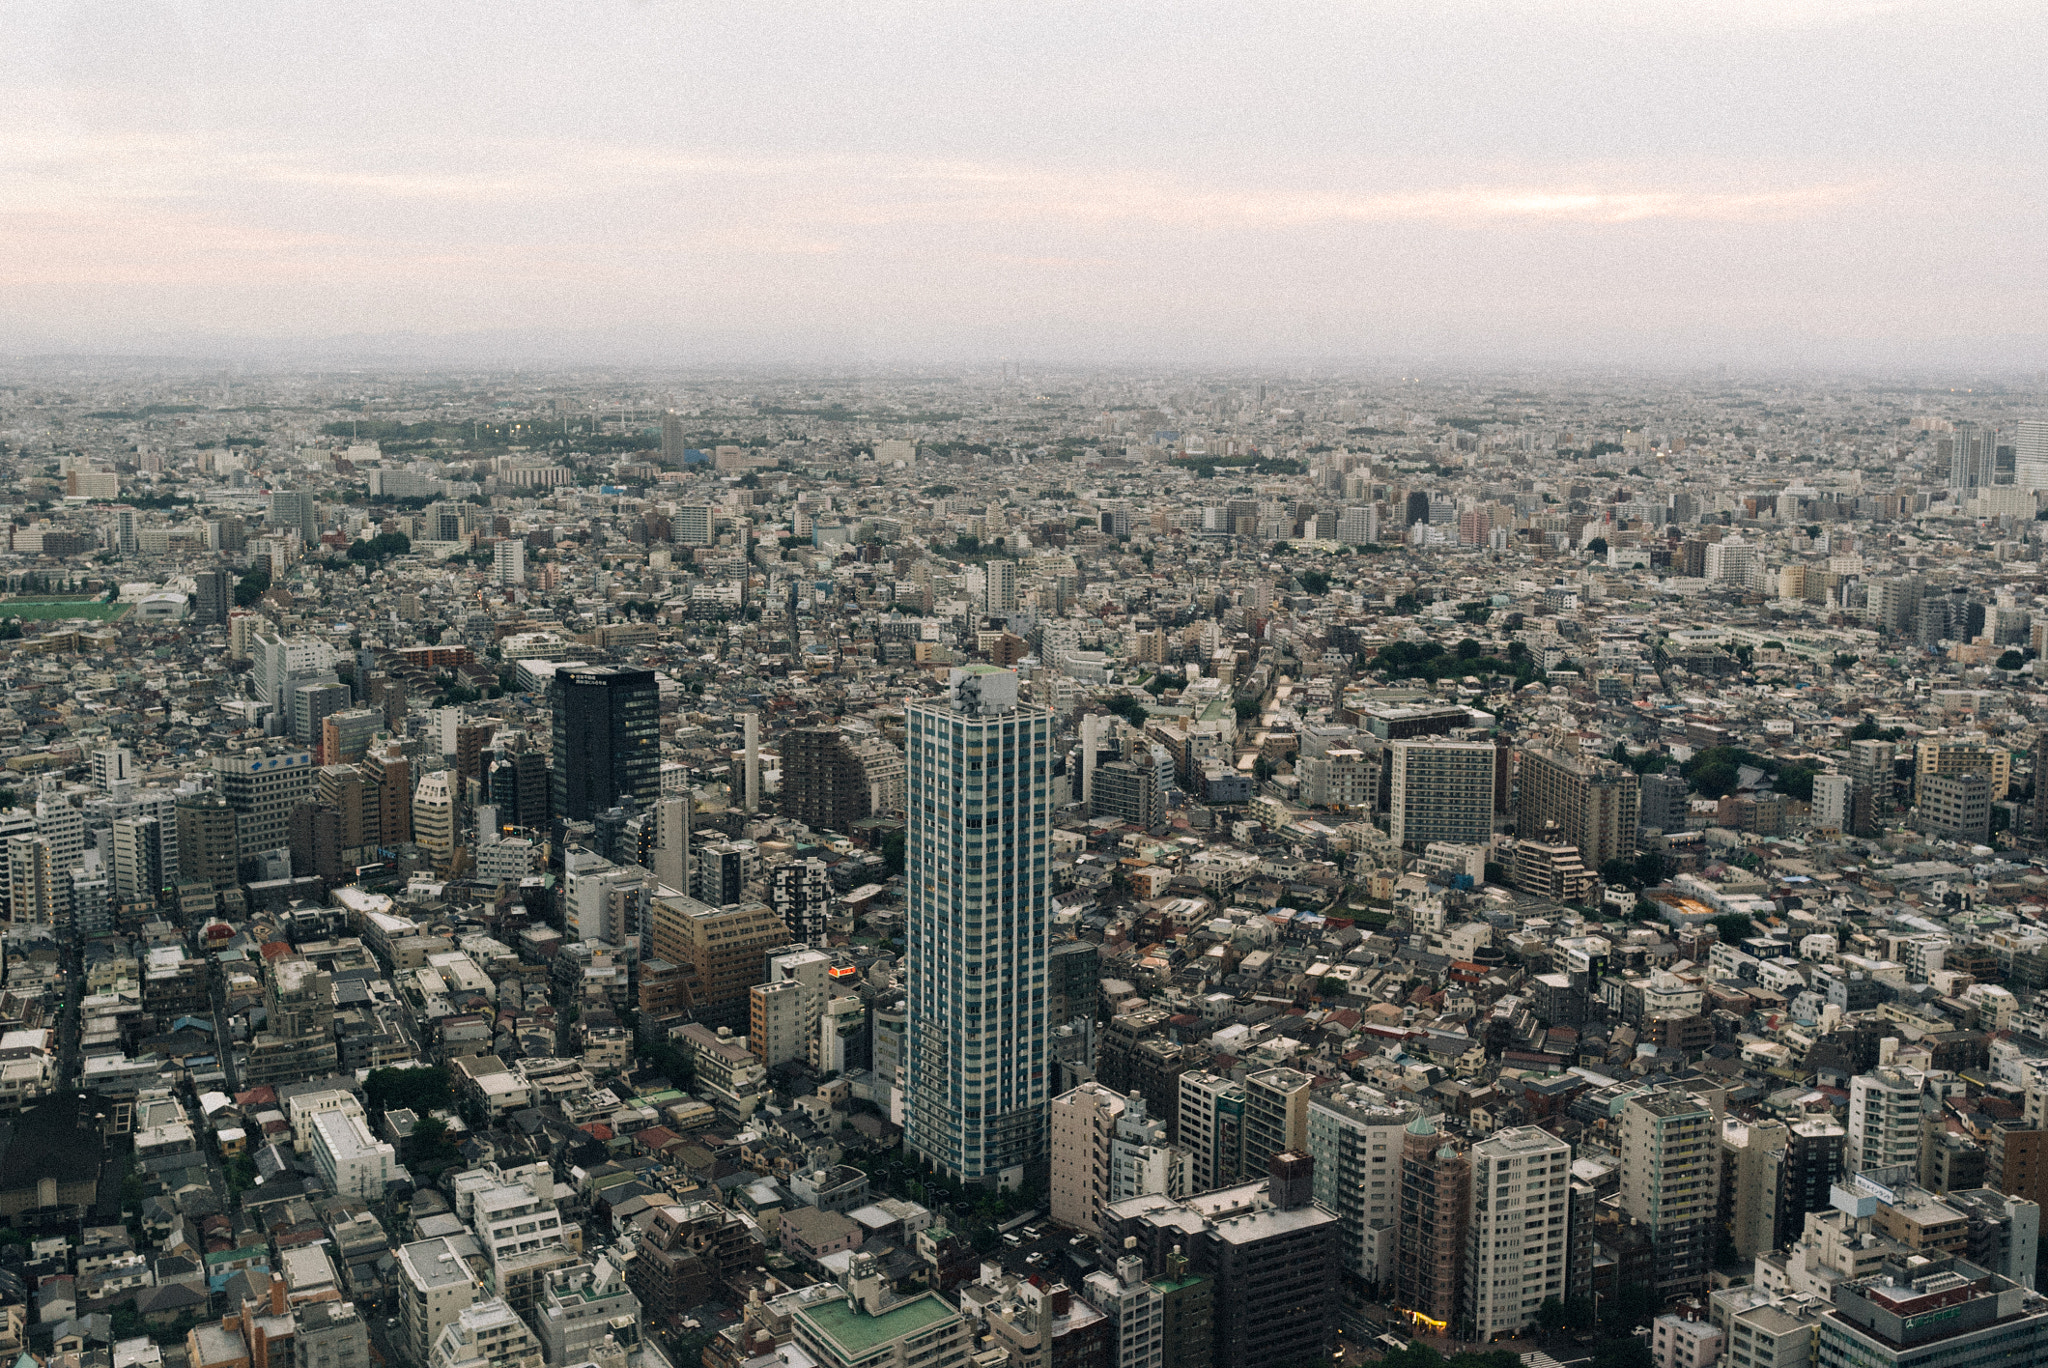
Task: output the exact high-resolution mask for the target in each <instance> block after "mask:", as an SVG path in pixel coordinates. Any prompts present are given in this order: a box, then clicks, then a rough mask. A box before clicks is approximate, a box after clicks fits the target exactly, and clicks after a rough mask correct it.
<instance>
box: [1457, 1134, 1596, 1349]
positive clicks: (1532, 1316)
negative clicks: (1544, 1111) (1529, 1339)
mask: <svg viewBox="0 0 2048 1368" xmlns="http://www.w3.org/2000/svg"><path fill="white" fill-rule="evenodd" d="M1571 1182H1572V1147H1571V1146H1570V1145H1569V1144H1567V1143H1565V1142H1564V1141H1562V1140H1560V1139H1558V1138H1557V1137H1556V1136H1554V1135H1552V1134H1550V1133H1549V1132H1548V1131H1545V1130H1542V1129H1540V1128H1538V1127H1536V1126H1514V1127H1511V1128H1509V1129H1507V1130H1503V1131H1496V1132H1495V1133H1494V1134H1492V1135H1489V1136H1488V1137H1486V1139H1484V1140H1481V1141H1480V1142H1479V1143H1478V1144H1476V1145H1474V1146H1473V1147H1472V1201H1471V1216H1470V1219H1471V1226H1470V1234H1469V1235H1468V1237H1467V1240H1466V1246H1465V1247H1466V1251H1467V1254H1466V1261H1465V1309H1466V1320H1467V1323H1468V1324H1470V1325H1471V1326H1472V1333H1473V1335H1474V1336H1475V1337H1476V1338H1479V1339H1482V1340H1485V1339H1491V1338H1492V1337H1493V1336H1494V1335H1496V1334H1498V1333H1499V1332H1501V1331H1504V1330H1505V1331H1514V1330H1520V1329H1521V1328H1522V1327H1523V1326H1525V1325H1531V1324H1534V1323H1535V1320H1536V1310H1537V1308H1538V1307H1540V1306H1542V1304H1543V1301H1544V1298H1546V1297H1555V1298H1557V1299H1558V1300H1559V1301H1560V1302H1561V1301H1563V1300H1564V1297H1565V1287H1564V1274H1565V1237H1566V1233H1567V1231H1569V1230H1570V1228H1571V1223H1570V1220H1569V1219H1568V1217H1567V1211H1568V1208H1569V1207H1570V1204H1571Z"/></svg>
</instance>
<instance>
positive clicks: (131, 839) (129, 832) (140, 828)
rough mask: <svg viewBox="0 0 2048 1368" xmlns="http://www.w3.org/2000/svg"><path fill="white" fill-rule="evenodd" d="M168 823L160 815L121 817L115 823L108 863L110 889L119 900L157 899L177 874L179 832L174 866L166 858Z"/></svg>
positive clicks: (173, 843)
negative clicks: (165, 839)
mask: <svg viewBox="0 0 2048 1368" xmlns="http://www.w3.org/2000/svg"><path fill="white" fill-rule="evenodd" d="M165 835H166V832H165V830H164V823H163V822H162V821H161V820H160V819H158V818H156V817H120V818H116V819H115V820H114V822H113V825H112V842H111V849H110V851H109V855H110V859H109V861H108V863H109V864H110V865H111V867H112V887H111V888H110V890H109V891H110V892H111V894H112V895H113V897H114V899H115V900H116V901H117V902H124V903H132V902H153V901H155V900H156V899H157V898H158V897H160V896H161V895H162V893H163V891H164V889H165V888H166V887H168V886H169V884H170V883H171V882H172V880H173V879H174V878H175V877H176V839H177V838H176V836H175V834H172V836H171V840H172V851H171V856H172V858H171V861H170V868H169V870H168V871H167V869H166V861H165V859H164V855H165V850H164V838H165Z"/></svg>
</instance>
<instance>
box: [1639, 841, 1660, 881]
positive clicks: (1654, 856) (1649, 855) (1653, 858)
mask: <svg viewBox="0 0 2048 1368" xmlns="http://www.w3.org/2000/svg"><path fill="white" fill-rule="evenodd" d="M1663 882H1664V857H1663V856H1662V855H1660V854H1659V853H1658V852H1656V851H1654V850H1645V851H1643V852H1642V853H1641V854H1640V855H1637V856H1636V883H1637V884H1638V885H1639V886H1641V887H1643V888H1651V887H1654V886H1655V885H1657V884H1660V883H1663Z"/></svg>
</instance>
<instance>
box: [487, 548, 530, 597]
mask: <svg viewBox="0 0 2048 1368" xmlns="http://www.w3.org/2000/svg"><path fill="white" fill-rule="evenodd" d="M491 579H492V582H493V583H495V584H498V585H500V586H514V585H521V584H524V583H526V543H525V542H523V541H521V540H520V539H519V538H517V537H500V538H498V540H497V543H496V544H495V545H493V546H492V547H491Z"/></svg>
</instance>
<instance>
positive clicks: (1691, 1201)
mask: <svg viewBox="0 0 2048 1368" xmlns="http://www.w3.org/2000/svg"><path fill="white" fill-rule="evenodd" d="M1719 1130H1720V1125H1719V1122H1718V1120H1717V1118H1716V1116H1715V1113H1714V1110H1713V1109H1712V1108H1711V1107H1709V1106H1708V1105H1707V1104H1706V1103H1705V1102H1703V1101H1701V1100H1700V1099H1699V1098H1697V1097H1695V1096H1693V1095H1692V1094H1691V1093H1689V1092H1686V1091H1685V1090H1684V1089H1683V1088H1664V1089H1660V1090H1659V1091H1657V1092H1652V1093H1642V1094H1638V1095H1637V1096H1635V1097H1632V1098H1630V1099H1629V1100H1628V1104H1627V1105H1626V1106H1624V1107H1623V1108H1622V1111H1621V1209H1622V1211H1623V1212H1624V1213H1625V1214H1626V1215H1628V1216H1630V1217H1632V1218H1633V1219H1634V1220H1636V1221H1637V1222H1639V1223H1641V1224H1642V1225H1645V1226H1648V1227H1649V1230H1650V1237H1651V1239H1652V1241H1653V1242H1654V1243H1655V1246H1656V1266H1657V1291H1658V1295H1659V1296H1660V1297H1670V1296H1677V1295H1679V1294H1681V1293H1686V1292H1700V1291H1703V1290H1704V1289H1705V1287H1706V1278H1707V1271H1708V1269H1709V1268H1711V1267H1712V1266H1713V1259H1714V1244H1715V1233H1716V1232H1715V1226H1716V1221H1715V1216H1716V1214H1717V1210H1718V1207H1719V1197H1720V1187H1721V1154H1720V1143H1719V1134H1718V1132H1719Z"/></svg>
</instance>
